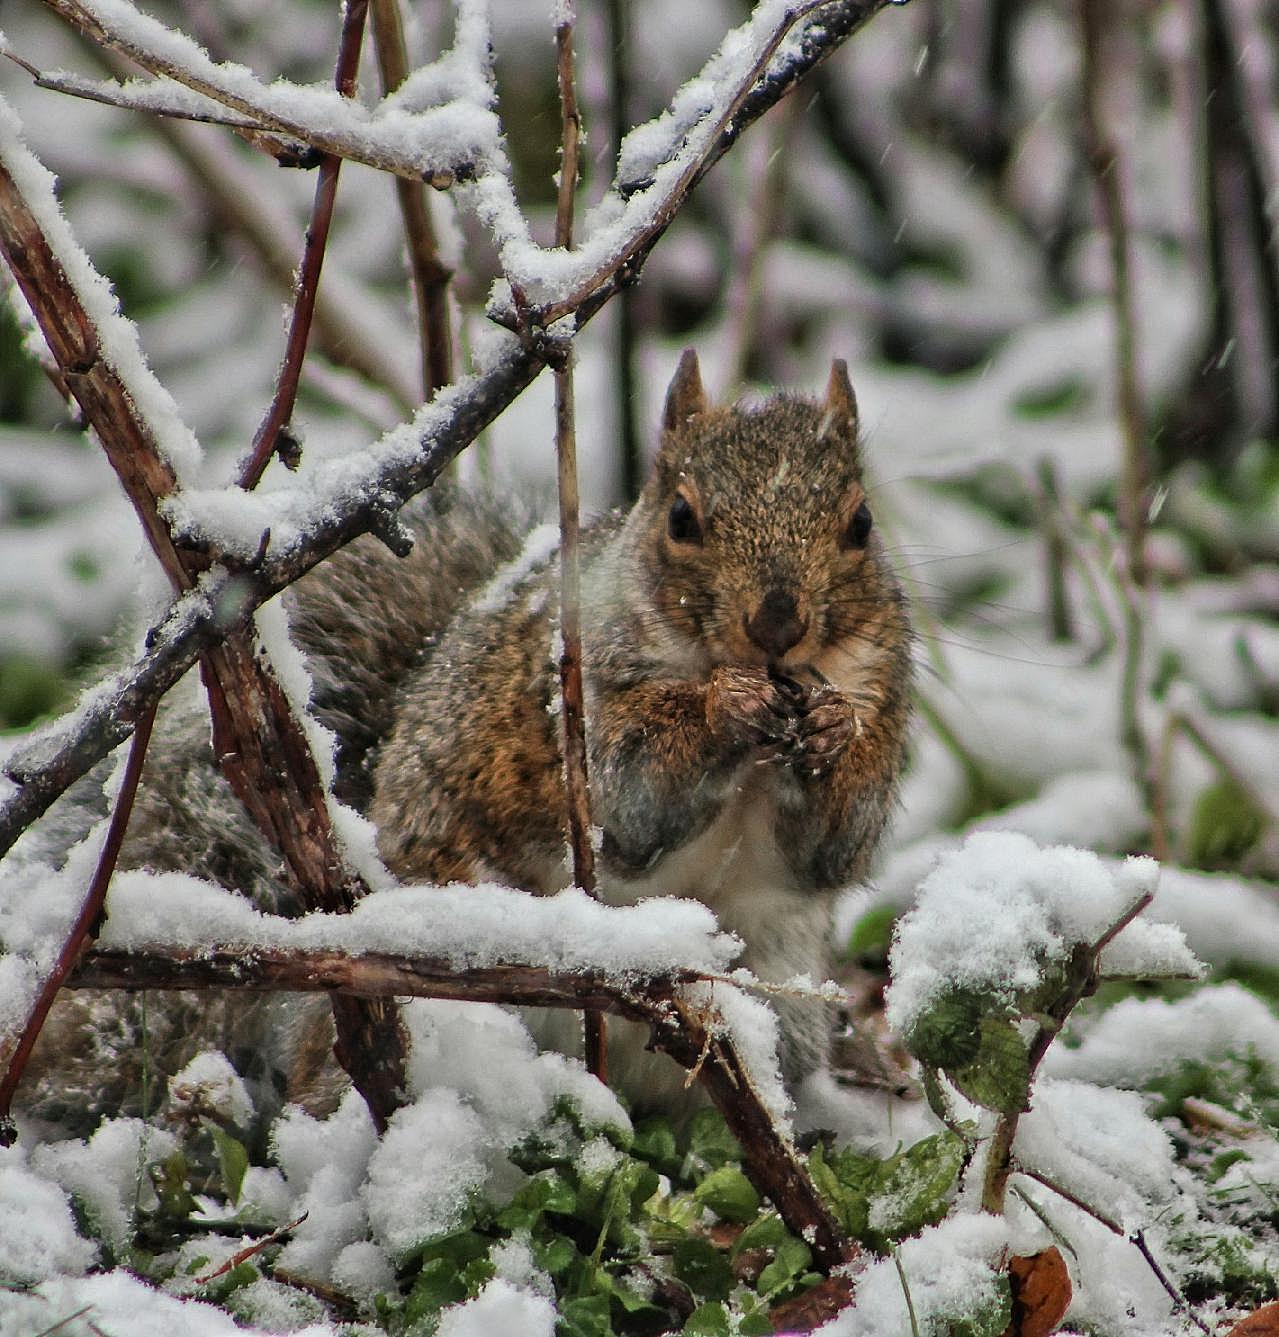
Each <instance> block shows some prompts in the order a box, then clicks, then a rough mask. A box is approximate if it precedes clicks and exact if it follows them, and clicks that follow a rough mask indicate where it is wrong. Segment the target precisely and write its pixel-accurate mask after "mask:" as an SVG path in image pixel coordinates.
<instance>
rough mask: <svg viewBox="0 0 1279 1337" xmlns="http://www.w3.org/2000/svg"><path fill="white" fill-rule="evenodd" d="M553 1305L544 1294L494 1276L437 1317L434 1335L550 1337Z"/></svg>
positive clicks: (439, 1336)
mask: <svg viewBox="0 0 1279 1337" xmlns="http://www.w3.org/2000/svg"><path fill="white" fill-rule="evenodd" d="M554 1332H555V1309H554V1307H553V1306H552V1304H551V1302H550V1301H549V1300H548V1299H546V1298H545V1297H544V1296H541V1295H536V1294H534V1293H533V1292H531V1291H527V1290H523V1289H522V1288H520V1287H518V1286H513V1285H512V1284H511V1283H510V1282H509V1281H505V1280H503V1279H502V1278H501V1277H495V1278H494V1279H493V1280H492V1281H490V1282H489V1283H488V1285H487V1286H485V1287H484V1289H483V1290H482V1291H481V1292H480V1293H479V1295H477V1296H476V1297H475V1299H474V1300H467V1301H466V1302H465V1303H464V1304H460V1305H455V1306H454V1307H453V1308H452V1309H450V1310H448V1311H447V1312H446V1313H445V1314H444V1316H443V1318H441V1320H440V1326H439V1327H438V1328H437V1329H436V1337H553V1334H554Z"/></svg>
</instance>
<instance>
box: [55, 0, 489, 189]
mask: <svg viewBox="0 0 1279 1337" xmlns="http://www.w3.org/2000/svg"><path fill="white" fill-rule="evenodd" d="M44 3H45V4H46V5H47V6H48V8H50V9H52V10H53V11H54V12H55V13H56V14H58V15H59V17H61V18H63V19H65V20H66V21H67V22H68V23H69V24H71V25H72V26H73V27H74V28H76V29H77V30H78V31H79V32H81V33H83V34H84V36H85V37H87V38H88V39H89V40H90V41H91V42H94V43H95V44H96V45H98V46H102V47H107V48H109V49H111V50H113V51H118V52H119V53H120V54H121V55H123V56H127V57H128V58H129V59H130V60H132V61H133V62H134V63H135V64H137V65H140V66H141V67H142V68H143V69H144V70H147V71H149V72H150V73H152V74H154V75H158V76H165V77H167V78H169V79H172V80H173V81H174V82H175V83H178V84H182V85H184V86H185V87H187V88H191V89H194V90H195V91H196V92H197V93H202V94H203V95H204V96H205V97H207V98H210V99H212V100H213V101H214V102H216V103H219V104H220V105H222V106H224V107H229V108H230V109H231V110H232V111H236V112H239V113H240V114H241V115H242V116H244V117H246V118H247V119H248V120H249V121H250V122H252V123H253V124H255V125H259V126H261V127H263V128H265V129H267V130H272V131H274V132H275V133H276V134H280V135H284V136H287V137H288V138H291V139H296V140H298V141H299V142H300V143H303V144H309V145H310V146H311V147H312V148H313V149H316V150H318V151H319V152H321V153H329V154H333V155H335V156H336V157H339V158H349V159H351V160H352V161H353V162H362V163H365V164H366V165H367V166H369V167H375V168H377V169H378V170H379V171H383V172H391V173H393V174H395V175H397V176H404V177H407V178H408V179H409V180H412V181H427V182H429V183H430V184H431V185H433V186H435V187H437V188H438V189H447V188H448V187H449V186H451V185H453V184H454V182H456V181H458V180H469V179H471V178H473V177H474V176H475V175H476V174H477V170H478V167H479V166H482V163H483V158H484V152H483V145H482V144H481V143H480V142H478V141H477V142H476V143H475V144H463V145H458V144H457V142H456V137H454V138H453V139H444V138H442V137H439V136H435V137H433V136H431V135H430V134H429V128H428V126H427V125H425V124H424V125H423V126H422V133H420V134H418V135H417V136H415V139H416V142H417V143H419V144H422V145H426V146H428V147H425V148H423V149H422V150H421V151H419V152H416V153H413V152H406V151H405V149H404V143H403V134H402V128H403V118H402V116H401V117H400V118H399V119H398V120H395V118H391V119H392V120H393V121H394V124H393V125H387V124H385V123H384V122H385V118H379V116H378V115H377V113H376V112H374V111H369V110H368V109H367V108H365V107H363V106H360V105H358V104H356V105H353V106H350V107H343V105H342V100H341V99H340V98H339V97H338V95H336V94H335V95H334V99H333V102H332V103H328V104H326V105H325V106H324V111H325V113H326V115H325V119H326V121H327V122H328V123H327V125H326V126H322V127H320V128H316V126H315V125H314V124H313V123H312V120H310V119H308V118H307V115H306V114H300V112H299V107H300V106H306V107H308V108H310V110H311V111H313V112H314V111H316V110H317V92H316V90H315V89H314V88H309V89H308V88H304V87H302V86H300V85H296V84H294V85H290V84H288V83H287V81H278V82H277V83H276V84H275V85H274V86H270V87H268V85H266V84H263V83H262V82H261V81H259V80H257V79H255V78H254V77H253V76H252V75H251V74H250V73H249V71H248V70H246V69H244V68H243V67H242V66H238V65H229V64H219V63H218V62H215V61H213V60H211V59H210V58H209V57H208V56H207V55H206V54H205V53H204V52H203V51H201V50H200V48H199V47H198V46H196V45H195V44H194V43H190V50H189V51H188V52H187V58H186V59H185V60H179V59H176V58H174V57H173V56H171V55H169V54H168V53H167V52H166V51H165V50H164V47H163V44H162V43H161V42H160V41H159V40H158V39H159V31H158V25H157V24H156V21H155V20H154V19H151V18H150V17H149V16H147V15H144V14H141V13H140V12H137V11H135V13H134V16H133V18H134V22H133V24H132V25H131V26H130V27H129V28H128V30H125V29H122V28H120V27H119V26H118V25H116V24H115V23H113V22H112V21H111V20H110V19H109V18H107V17H104V16H103V15H101V14H99V13H98V12H97V11H96V9H95V7H94V5H93V3H92V0H44ZM148 29H156V31H155V32H153V33H152V34H151V35H152V40H151V41H150V42H149V43H148V42H147V41H146V40H145V34H146V32H147V30H148ZM166 31H167V30H166ZM168 36H169V37H174V36H175V34H173V33H172V32H171V31H168ZM477 110H481V111H484V112H487V108H483V109H477ZM417 115H418V116H419V118H420V119H421V120H422V121H424V122H426V121H428V120H429V117H430V112H425V113H419V114H417ZM397 130H399V131H400V133H399V134H397V133H396V131H397ZM443 142H447V143H450V144H452V145H453V149H454V151H453V152H450V153H448V154H443V155H440V156H439V157H433V156H432V148H431V147H430V146H431V145H433V144H434V143H443Z"/></svg>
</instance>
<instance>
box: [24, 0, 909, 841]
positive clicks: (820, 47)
mask: <svg viewBox="0 0 1279 1337" xmlns="http://www.w3.org/2000/svg"><path fill="white" fill-rule="evenodd" d="M885 3H886V0H843V2H842V3H833V4H830V5H828V6H827V7H826V9H825V10H824V11H823V13H822V23H821V25H820V27H816V26H814V27H810V28H809V29H807V30H806V31H805V32H804V33H803V34H802V35H801V37H800V39H799V41H798V42H797V43H796V44H795V46H794V48H793V49H791V48H788V50H787V54H786V58H785V60H784V61H782V62H779V63H778V64H777V65H775V66H773V67H771V68H770V70H769V72H768V74H767V76H766V77H765V78H764V79H763V80H761V81H760V83H759V84H758V86H757V87H756V88H755V89H753V90H752V91H751V93H750V94H749V95H748V96H747V97H746V98H745V100H744V101H743V102H742V104H741V106H740V108H739V113H738V115H737V117H736V119H735V120H734V121H733V122H732V124H730V125H726V126H724V127H723V129H722V131H721V133H720V136H719V139H718V141H717V143H716V145H715V147H714V149H713V151H712V152H711V153H710V154H709V155H708V157H707V161H706V167H707V168H709V166H710V164H711V163H712V162H714V161H717V160H718V158H719V157H720V156H722V154H723V153H725V152H727V151H728V149H729V148H730V147H731V146H732V144H734V143H735V142H736V140H737V138H738V137H739V136H740V134H741V133H742V131H743V130H744V129H745V128H746V126H748V125H749V124H751V123H752V122H753V121H755V120H757V119H758V118H759V117H760V116H761V115H762V114H763V113H764V112H765V111H767V110H768V108H769V107H771V106H773V105H774V104H775V103H776V102H777V101H779V100H780V99H781V98H782V97H784V96H785V95H786V94H787V93H788V92H789V91H790V90H791V89H792V88H793V87H794V85H795V84H796V83H797V82H798V81H799V80H800V79H801V78H802V77H803V76H804V75H805V74H806V73H808V71H809V70H811V69H813V68H814V67H815V66H816V65H818V64H820V63H821V62H822V61H823V60H824V59H826V57H827V56H829V55H830V54H831V53H832V52H833V51H834V50H836V49H837V48H838V47H839V46H840V44H841V43H842V42H844V41H845V40H846V39H847V38H848V37H849V36H851V34H852V33H853V32H854V31H856V29H857V28H859V27H860V26H861V24H862V23H864V22H865V21H866V20H867V19H868V18H870V17H871V15H873V14H874V13H876V12H877V11H878V10H879V9H881V8H882V7H883V5H884V4H885ZM646 257H647V252H644V253H641V254H637V255H636V256H635V257H634V258H633V259H632V261H631V262H630V263H629V266H628V269H627V273H626V275H625V276H623V275H622V273H621V272H620V271H618V272H617V273H614V274H612V275H611V276H610V277H609V279H608V280H607V281H606V282H605V283H604V284H603V285H602V286H601V287H600V289H599V290H598V291H596V292H595V293H593V294H592V295H591V296H590V297H589V298H588V299H587V300H586V301H585V302H584V303H583V304H582V307H581V308H580V309H579V311H578V312H577V321H576V324H577V328H578V329H579V330H580V329H581V328H582V327H583V326H584V325H585V324H586V323H587V321H589V320H590V318H591V317H592V316H593V315H594V314H595V313H596V312H597V311H598V310H599V309H600V308H601V307H603V306H604V305H605V304H606V303H607V302H608V301H609V300H610V299H611V298H612V297H613V296H614V295H615V294H616V293H617V292H618V291H619V290H620V289H621V288H622V287H623V286H624V285H625V283H627V282H630V281H633V279H634V277H635V275H636V274H637V273H638V271H639V269H640V268H641V267H642V265H643V262H644V260H645V259H646ZM542 366H543V362H542V359H541V356H540V355H539V353H538V351H537V350H536V349H535V348H534V347H532V346H530V345H528V344H524V343H520V342H519V341H517V340H515V339H511V340H508V342H507V344H506V347H505V348H504V349H503V350H502V351H501V352H500V353H498V354H497V355H496V356H494V358H493V360H492V361H491V363H490V364H489V366H488V368H487V369H486V370H485V371H484V372H483V373H482V374H480V375H478V376H474V377H471V378H469V379H468V380H467V381H465V382H462V383H460V384H459V385H458V386H457V387H455V388H453V389H451V390H450V391H449V393H448V395H447V398H446V399H444V400H443V401H441V400H440V399H437V400H436V401H435V402H434V403H433V404H432V405H431V406H430V409H428V410H427V411H426V412H425V413H424V414H421V415H419V418H418V420H417V423H416V424H415V426H414V428H413V429H412V430H413V431H414V432H415V434H416V438H417V444H416V448H415V449H414V450H412V451H410V450H407V449H405V445H406V443H404V442H403V440H402V437H400V438H398V439H399V444H398V446H397V448H396V449H395V450H393V451H386V452H383V453H380V454H378V453H376V452H372V454H374V460H373V463H372V467H371V470H370V473H369V474H368V475H367V476H365V477H364V478H362V479H360V480H359V485H358V486H351V485H350V484H349V482H348V481H345V480H344V482H343V484H342V486H340V487H339V488H335V489H334V490H333V491H332V492H331V493H329V494H327V495H323V496H321V498H320V504H317V505H314V506H313V507H311V508H309V519H308V521H307V523H306V526H305V531H304V533H303V534H302V535H300V536H299V537H298V539H297V540H296V541H295V542H292V543H290V544H289V546H288V547H286V548H285V549H284V550H282V551H278V552H275V553H270V552H268V553H267V555H266V556H265V558H264V559H263V560H262V561H261V562H257V563H253V564H252V565H251V566H247V567H246V566H243V565H242V566H240V567H238V568H237V567H236V566H235V564H234V563H229V564H228V565H229V567H230V569H229V570H228V571H227V572H226V573H225V574H223V573H214V574H211V575H208V576H206V577H205V578H204V580H203V582H202V590H203V598H202V599H201V601H200V602H199V603H195V602H191V603H188V604H186V605H184V606H183V607H182V608H181V609H178V608H174V609H172V610H170V612H169V613H167V614H166V615H165V617H164V618H163V619H162V620H161V622H160V623H159V624H157V626H156V627H155V628H153V630H152V632H151V634H150V635H149V637H148V640H149V641H151V642H152V648H151V649H150V650H148V652H147V653H146V654H144V655H142V656H140V657H139V658H138V659H137V660H136V661H135V663H134V664H133V665H132V667H130V668H129V669H128V670H126V671H124V672H122V673H120V674H117V675H116V676H115V677H114V678H112V679H110V680H109V681H108V683H107V684H106V686H105V688H104V689H100V690H98V691H96V692H95V693H93V694H92V695H91V696H90V697H89V698H88V699H86V700H84V701H82V702H81V704H80V706H79V707H78V708H77V710H76V711H74V712H73V713H72V714H71V715H70V716H68V717H64V719H63V720H60V721H56V722H55V723H54V724H53V725H51V726H49V727H48V728H46V729H43V730H41V731H40V733H39V734H38V735H37V736H36V737H35V739H33V740H32V742H31V744H29V745H28V746H27V747H26V748H25V749H22V750H20V751H19V752H18V754H17V755H16V756H14V757H13V758H12V759H11V761H10V763H9V765H8V767H7V771H8V774H9V775H10V776H11V777H13V778H14V779H16V780H17V781H18V782H19V788H18V790H17V792H16V793H14V794H12V795H11V796H9V797H8V798H7V799H5V800H3V801H2V802H0V853H3V852H4V851H5V850H7V849H8V848H9V847H10V846H11V845H12V844H13V842H14V840H16V839H17V837H18V835H19V834H20V833H21V832H22V831H23V830H24V829H25V828H26V827H27V826H28V825H30V823H31V822H32V821H34V820H35V819H36V818H37V817H38V816H39V815H40V814H41V813H43V812H44V811H45V810H46V809H47V808H48V807H49V805H50V804H51V803H52V802H53V801H54V799H56V798H57V796H58V795H59V794H61V793H62V792H63V791H64V790H65V789H66V788H67V786H68V785H70V784H71V783H73V782H74V781H75V780H76V779H78V778H79V777H80V776H82V775H84V774H85V773H86V772H87V771H88V770H89V768H90V767H91V766H92V765H93V764H94V762H96V761H97V760H99V759H100V758H101V757H103V756H105V755H106V754H107V753H108V752H109V751H110V750H111V749H112V748H113V747H115V746H117V745H118V744H119V743H120V742H122V741H123V740H124V739H125V738H127V737H128V736H129V732H130V730H131V727H132V726H131V723H130V719H129V715H128V713H127V712H132V711H136V710H137V709H138V708H139V706H140V705H141V704H143V703H145V702H146V701H148V700H151V699H153V694H156V695H158V694H159V693H161V692H163V691H165V690H167V688H168V687H169V686H171V685H172V684H173V682H175V681H176V680H177V678H179V677H180V676H181V675H182V673H183V672H184V671H185V670H186V669H187V668H189V667H190V665H191V664H192V663H194V661H195V658H196V656H197V654H198V653H199V652H200V650H202V649H203V648H204V647H205V646H207V645H209V644H211V643H212V642H214V641H215V640H216V639H217V638H218V635H219V634H220V633H221V632H225V631H226V630H227V629H230V628H232V627H236V626H243V625H244V624H245V622H246V620H247V618H248V616H249V615H250V614H251V613H252V611H253V610H254V609H255V608H257V607H258V605H260V604H262V603H264V602H265V601H266V600H267V599H269V598H271V597H272V596H273V595H275V594H277V593H279V591H280V590H282V589H284V588H285V587H286V586H288V585H290V584H291V583H292V582H293V581H295V580H297V579H298V578H299V577H300V576H302V575H304V574H305V573H306V572H307V571H309V570H310V569H311V568H312V567H313V566H315V565H316V564H317V563H318V562H320V561H322V560H323V559H324V558H325V557H327V556H328V555H329V554H330V553H332V552H334V551H336V550H337V549H338V548H339V547H341V546H342V545H343V544H345V543H349V542H350V541H351V540H352V539H354V538H357V537H358V536H359V535H361V534H365V533H369V532H371V531H374V530H375V529H377V528H378V527H379V526H380V525H381V524H382V523H383V522H384V520H385V517H386V515H387V513H388V511H389V510H393V509H394V508H395V507H396V506H399V505H402V504H403V503H404V502H405V501H407V500H408V499H409V498H410V497H412V496H415V495H416V494H417V493H419V492H421V491H423V490H424V489H426V488H427V487H429V486H430V485H431V484H432V483H433V482H434V481H435V479H436V477H438V475H439V474H440V472H441V471H442V470H443V469H444V468H445V467H446V466H447V465H448V464H449V462H450V461H451V460H453V459H454V458H456V457H457V455H459V454H460V453H461V452H462V451H463V450H464V449H465V448H466V447H467V446H468V445H469V444H470V443H471V441H473V440H474V439H475V437H476V436H477V435H479V433H480V432H481V431H483V430H484V428H485V427H487V426H488V425H489V423H491V422H492V421H493V420H494V419H495V418H496V417H497V416H498V415H499V414H500V413H501V412H503V411H504V410H505V409H506V407H507V406H508V405H509V404H510V403H512V402H513V401H514V400H515V398H516V397H517V396H518V395H519V394H520V393H521V392H522V391H523V390H524V389H525V387H526V386H528V385H529V383H530V382H531V381H532V380H533V379H534V378H535V377H536V376H537V374H538V372H539V371H541V369H542ZM404 430H405V429H399V432H400V433H403V432H404ZM287 495H288V494H287V492H286V493H284V496H285V497H287Z"/></svg>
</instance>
